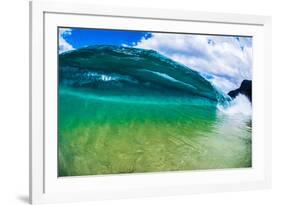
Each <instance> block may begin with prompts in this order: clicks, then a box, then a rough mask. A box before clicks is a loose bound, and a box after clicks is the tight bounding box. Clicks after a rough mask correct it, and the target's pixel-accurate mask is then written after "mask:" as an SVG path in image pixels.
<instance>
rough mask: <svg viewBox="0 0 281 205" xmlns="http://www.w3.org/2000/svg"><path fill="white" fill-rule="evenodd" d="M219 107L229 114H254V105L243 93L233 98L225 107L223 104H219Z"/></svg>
mask: <svg viewBox="0 0 281 205" xmlns="http://www.w3.org/2000/svg"><path fill="white" fill-rule="evenodd" d="M218 109H219V110H220V111H221V112H223V113H225V114H228V115H236V114H240V115H241V114H242V115H245V116H251V115H252V105H251V102H250V101H249V99H248V98H247V97H246V96H245V95H242V94H239V95H238V96H237V97H236V98H235V99H233V100H232V101H231V102H230V104H229V106H227V107H223V106H221V105H218Z"/></svg>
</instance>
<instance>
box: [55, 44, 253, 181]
mask: <svg viewBox="0 0 281 205" xmlns="http://www.w3.org/2000/svg"><path fill="white" fill-rule="evenodd" d="M59 60H60V86H59V104H58V105H59V130H58V131H59V132H58V133H59V138H58V142H59V176H81V175H101V174H119V173H139V172H159V171H180V170H200V169H220V168H242V167H251V152H252V151H251V144H252V143H251V129H252V128H251V116H250V115H244V114H243V113H242V112H238V113H231V114H229V113H228V112H224V110H227V109H228V107H229V106H231V101H230V99H229V98H228V97H227V96H226V95H224V94H223V93H222V92H220V91H218V90H216V89H215V88H213V86H212V85H211V84H210V83H209V82H208V81H207V80H205V79H204V78H203V77H201V75H200V74H199V73H197V72H195V71H193V70H192V69H190V68H187V67H185V66H183V65H180V64H178V63H176V62H174V61H172V60H170V59H168V58H165V57H164V56H161V55H160V54H158V53H156V52H154V51H147V50H142V49H131V48H122V47H111V46H98V47H89V48H85V49H81V50H78V51H74V52H70V53H66V54H61V55H60V59H59ZM219 106H220V107H221V108H222V109H218V107H219Z"/></svg>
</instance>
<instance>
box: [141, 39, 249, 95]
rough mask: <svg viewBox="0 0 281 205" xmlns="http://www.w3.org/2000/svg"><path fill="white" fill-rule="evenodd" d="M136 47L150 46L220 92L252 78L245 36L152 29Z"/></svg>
mask: <svg viewBox="0 0 281 205" xmlns="http://www.w3.org/2000/svg"><path fill="white" fill-rule="evenodd" d="M136 47H139V48H145V49H153V50H156V51H158V52H159V53H161V54H163V55H165V56H168V57H170V58H172V59H173V60H175V61H178V62H180V63H182V64H184V65H186V66H188V67H190V68H192V69H194V70H197V71H199V72H200V73H201V74H202V75H203V76H209V78H208V79H209V80H210V81H211V82H212V83H213V84H214V85H215V86H216V87H219V88H220V89H221V90H223V91H224V92H228V91H230V90H233V89H236V88H237V87H239V86H240V83H241V82H242V80H244V79H251V78H252V43H251V39H250V38H246V37H239V38H236V37H227V36H210V35H182V34H164V33H152V34H151V37H150V38H142V39H141V40H140V41H139V42H138V43H137V44H136Z"/></svg>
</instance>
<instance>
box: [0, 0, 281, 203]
mask: <svg viewBox="0 0 281 205" xmlns="http://www.w3.org/2000/svg"><path fill="white" fill-rule="evenodd" d="M76 1H77V0H76ZM82 1H83V2H85V1H87V0H80V2H82ZM88 2H93V3H98V4H104V5H120V6H134V7H151V8H168V9H186V10H195V11H214V12H231V13H241V14H243V13H245V14H261V15H271V16H272V21H273V94H274V95H273V150H272V153H273V188H272V189H271V190H259V191H248V192H236V193H218V194H204V195H203V194H199V195H188V196H177V197H162V198H145V199H127V200H118V201H101V202H89V203H81V204H85V205H87V204H97V205H109V204H115V205H118V204H122V205H129V204H130V205H131V204H164V205H165V204H199V205H200V204H204V205H205V204H216V205H222V204H223V205H225V204H228V205H234V204H235V205H237V204H255V205H259V204H270V205H275V204H281V130H280V129H278V128H280V126H281V120H280V117H279V116H281V112H280V111H281V108H280V107H281V92H280V89H281V79H280V75H281V71H280V70H281V61H280V57H281V52H280V47H281V26H280V25H281V11H280V8H281V5H279V3H280V1H278V0H232V1H231V0H229V1H226V0H170V1H164V0H135V1H134V0H118V1H116V0H115V1H114V0H103V1H98V0H88ZM0 22H1V24H0V25H1V27H0V96H1V97H0V120H1V121H0V122H1V123H0V204H1V205H2V204H3V205H6V204H7V205H17V204H26V203H27V200H28V80H29V79H28V25H29V23H28V22H29V21H28V1H27V0H6V1H1V3H0ZM279 124H280V125H279ZM70 197H71V196H70Z"/></svg>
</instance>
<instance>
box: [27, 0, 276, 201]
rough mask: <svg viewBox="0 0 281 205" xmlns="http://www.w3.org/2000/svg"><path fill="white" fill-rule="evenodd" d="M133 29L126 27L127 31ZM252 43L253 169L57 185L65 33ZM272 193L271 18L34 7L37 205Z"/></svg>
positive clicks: (33, 182)
mask: <svg viewBox="0 0 281 205" xmlns="http://www.w3.org/2000/svg"><path fill="white" fill-rule="evenodd" d="M125 22H126V23H125ZM58 26H66V27H67V26H69V27H75V26H81V27H95V28H104V27H106V28H119V29H141V30H155V29H156V30H158V31H173V32H187V33H188V32H190V33H209V34H229V35H231V34H235V35H237V34H241V35H250V36H253V39H254V43H253V45H254V62H253V64H254V65H253V99H255V103H254V104H253V113H254V114H253V135H252V136H253V145H252V146H253V147H252V148H253V155H252V156H253V167H252V168H249V169H227V170H205V171H186V172H168V173H167V172H165V173H148V174H125V175H110V176H85V177H68V178H58V177H57V162H56V159H57V152H56V149H57V144H56V143H57V142H56V123H55V122H54V121H55V118H56V112H57V110H56V103H57V99H56V93H55V92H54V91H55V90H56V89H57V80H56V78H57V76H56V72H57V66H56V65H57V57H56V56H57V53H56V52H55V50H56V49H57V44H56V43H57V33H56V32H57V27H58ZM54 52H55V53H54ZM270 186H271V18H270V17H265V16H254V15H237V14H220V13H208V12H190V11H184V10H181V11H174V10H161V9H139V8H122V7H120V8H118V7H107V6H97V5H91V4H80V3H76V4H75V3H59V2H55V3H54V2H47V1H35V2H30V202H31V203H32V204H43V203H51V202H74V201H87V200H100V199H117V198H129V197H146V196H162V195H178V194H190V193H205V192H218V191H240V190H249V189H260V188H269V187H270Z"/></svg>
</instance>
